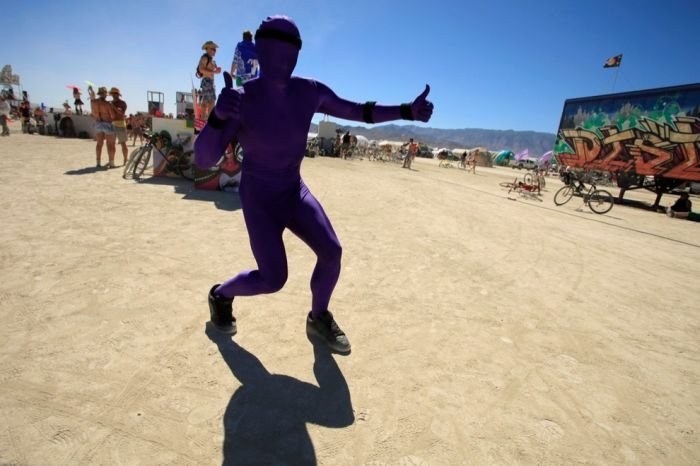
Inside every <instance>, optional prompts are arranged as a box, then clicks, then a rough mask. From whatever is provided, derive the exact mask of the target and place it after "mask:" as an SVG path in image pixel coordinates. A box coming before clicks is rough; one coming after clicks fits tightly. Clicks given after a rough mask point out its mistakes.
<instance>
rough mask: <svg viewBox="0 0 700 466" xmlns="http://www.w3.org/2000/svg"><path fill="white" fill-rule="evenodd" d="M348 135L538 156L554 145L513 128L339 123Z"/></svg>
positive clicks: (552, 137)
mask: <svg viewBox="0 0 700 466" xmlns="http://www.w3.org/2000/svg"><path fill="white" fill-rule="evenodd" d="M339 128H341V129H342V130H343V131H348V130H349V131H350V134H357V135H361V136H365V137H366V138H368V139H374V140H383V139H386V140H390V141H408V140H409V138H413V139H415V140H416V141H418V142H422V143H425V144H427V145H429V146H431V147H447V148H448V149H455V148H459V149H470V148H473V147H485V148H487V149H488V150H491V151H500V150H504V149H507V150H512V151H513V152H520V151H521V150H523V149H528V150H529V152H530V155H541V154H543V153H545V152H547V151H549V150H552V148H553V147H554V140H555V137H556V136H555V135H554V134H553V133H539V132H536V131H513V130H496V129H475V128H464V129H438V128H426V127H422V126H414V125H406V126H399V125H380V126H374V127H372V128H364V127H362V126H339ZM310 131H311V132H317V131H318V125H316V124H313V123H312V124H311V129H310Z"/></svg>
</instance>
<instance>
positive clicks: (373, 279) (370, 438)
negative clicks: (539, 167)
mask: <svg viewBox="0 0 700 466" xmlns="http://www.w3.org/2000/svg"><path fill="white" fill-rule="evenodd" d="M13 130H14V132H13V134H12V136H11V137H9V138H2V139H0V193H1V195H0V207H1V208H2V212H3V220H2V228H1V229H0V267H1V270H2V275H1V278H2V279H1V280H0V318H1V319H2V320H1V321H2V325H1V326H0V341H1V342H2V343H1V344H0V419H2V422H1V423H0V464H22V465H25V464H26V465H46V464H49V465H62V464H86V465H97V464H105V465H120V464H124V465H135V464H144V465H151V464H172V465H194V464H196V465H200V464H201V465H207V464H212V465H213V464H221V463H225V464H326V465H453V464H475V465H482V464H484V465H497V464H504V465H509V464H545V465H546V464H551V465H567V464H572V465H573V464H648V465H658V464H668V465H693V464H699V463H700V432H698V430H699V429H700V331H699V330H700V325H699V324H700V305H698V303H700V294H699V292H698V276H699V273H698V272H699V271H700V237H699V235H698V232H699V231H700V230H699V227H700V225H699V224H697V223H693V222H688V221H683V220H676V219H670V218H668V217H666V216H665V215H662V214H655V213H651V212H648V211H644V210H641V209H635V208H631V207H625V206H615V207H614V208H613V210H612V211H611V212H610V213H608V214H607V215H602V216H600V215H596V214H594V213H592V212H591V211H590V210H588V209H587V208H583V209H578V208H579V207H581V201H580V199H574V200H573V201H572V202H570V203H569V204H567V205H564V206H561V207H556V206H555V205H554V203H553V202H552V198H553V194H554V192H555V190H556V189H557V188H558V187H559V186H560V183H559V182H558V181H557V180H556V179H555V178H549V180H548V188H547V190H546V191H545V192H544V193H543V195H542V196H541V197H540V198H531V197H524V196H519V195H513V194H510V195H509V194H508V193H507V192H506V191H505V190H504V189H503V188H501V187H500V186H499V182H502V181H508V180H511V179H512V177H513V176H514V174H516V171H514V170H510V169H502V168H492V169H487V168H479V169H478V170H477V174H476V175H472V174H470V173H467V172H465V171H463V170H459V169H456V168H441V167H439V166H438V164H437V161H433V160H421V159H418V160H416V162H415V163H414V170H410V171H409V170H404V169H401V168H400V167H399V166H398V165H395V164H392V163H380V162H369V161H367V160H351V161H342V160H338V159H328V158H315V159H306V160H305V161H304V164H303V176H304V178H305V180H306V182H307V184H308V185H309V187H310V188H311V190H312V191H313V192H314V194H315V195H316V197H317V198H318V199H319V200H320V201H321V203H322V204H323V205H324V208H325V210H326V212H327V213H328V215H329V217H330V218H331V220H332V222H333V225H334V228H335V230H336V232H337V234H338V236H339V238H340V240H341V243H342V245H343V269H342V273H341V277H340V281H339V283H338V286H337V288H336V291H335V294H334V297H333V300H332V302H331V305H332V307H331V309H332V310H333V311H334V313H335V315H336V318H337V320H338V322H339V323H340V325H341V327H342V328H343V329H344V330H345V331H346V332H347V334H348V336H349V338H350V341H351V342H352V345H353V350H352V353H351V354H350V355H348V356H339V355H332V354H330V353H328V352H327V351H326V350H325V349H324V348H323V347H320V346H318V345H314V344H312V342H310V341H309V339H308V338H307V337H306V333H305V317H306V313H307V311H308V309H309V306H310V290H309V279H310V276H311V272H312V270H313V267H314V263H315V257H314V255H313V253H312V252H311V251H310V250H309V249H308V248H307V247H306V246H305V245H304V244H303V243H302V242H301V241H300V240H298V239H297V238H296V237H294V236H293V235H291V234H289V233H285V241H286V246H287V254H288V259H289V270H290V274H289V280H288V282H287V284H286V286H285V287H284V288H283V289H282V291H280V292H278V293H275V294H271V295H264V296H258V297H250V298H239V299H236V300H235V301H234V309H235V312H236V316H237V318H238V328H239V333H238V335H236V336H235V337H233V339H231V338H224V337H221V336H219V335H216V334H215V333H213V332H212V331H210V329H209V328H208V327H207V324H206V323H207V321H208V318H209V316H208V307H207V302H206V295H207V292H208V290H209V288H210V287H211V286H212V284H214V283H217V282H220V281H222V280H224V279H226V278H228V277H230V276H232V275H234V274H235V273H237V272H239V271H240V270H243V269H247V268H251V267H254V261H253V258H252V255H251V252H250V248H249V245H248V238H247V233H246V229H245V225H244V223H243V217H242V212H241V210H240V204H239V202H238V198H237V195H236V194H235V193H223V192H204V191H196V190H194V189H193V188H192V186H191V185H190V184H189V183H187V182H184V181H179V180H170V179H151V178H148V177H147V178H146V179H145V180H144V181H142V182H135V181H128V180H124V179H122V177H121V170H119V169H115V170H108V171H107V170H95V169H94V168H92V167H93V166H94V160H95V156H94V143H93V142H92V141H85V140H65V139H57V138H53V137H47V136H38V135H33V136H30V135H22V134H19V131H18V127H17V126H16V125H15V126H13ZM120 159H121V157H120V156H118V157H117V161H120ZM103 160H106V153H105V154H104V158H103ZM519 174H520V175H521V176H522V173H519ZM613 194H617V192H616V191H613ZM631 196H632V197H634V196H637V197H640V198H644V199H646V200H651V197H650V195H647V194H644V193H632V194H631ZM509 197H510V198H509ZM666 201H667V202H668V201H671V199H670V198H667V199H666ZM697 207H700V206H696V208H697Z"/></svg>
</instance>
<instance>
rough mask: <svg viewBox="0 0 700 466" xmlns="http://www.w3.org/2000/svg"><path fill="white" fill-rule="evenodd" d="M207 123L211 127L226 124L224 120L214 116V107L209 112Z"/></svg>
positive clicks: (220, 126)
mask: <svg viewBox="0 0 700 466" xmlns="http://www.w3.org/2000/svg"><path fill="white" fill-rule="evenodd" d="M207 124H209V125H211V127H212V128H215V129H222V128H223V127H224V126H226V120H222V119H221V118H219V117H218V116H216V111H215V110H214V109H212V110H211V112H209V119H208V120H207Z"/></svg>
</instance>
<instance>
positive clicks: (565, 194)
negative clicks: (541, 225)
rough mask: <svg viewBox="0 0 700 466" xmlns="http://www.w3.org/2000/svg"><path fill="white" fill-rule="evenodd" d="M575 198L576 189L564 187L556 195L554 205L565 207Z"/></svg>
mask: <svg viewBox="0 0 700 466" xmlns="http://www.w3.org/2000/svg"><path fill="white" fill-rule="evenodd" d="M572 197H574V188H573V187H571V186H564V187H562V188H560V189H559V191H557V192H556V193H555V194H554V203H555V204H556V205H564V204H566V203H567V202H569V201H570V200H571V198H572Z"/></svg>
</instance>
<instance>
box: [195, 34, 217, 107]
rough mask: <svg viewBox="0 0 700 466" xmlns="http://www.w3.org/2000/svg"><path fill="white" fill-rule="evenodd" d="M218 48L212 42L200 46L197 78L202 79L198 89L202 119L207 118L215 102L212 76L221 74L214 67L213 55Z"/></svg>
mask: <svg viewBox="0 0 700 466" xmlns="http://www.w3.org/2000/svg"><path fill="white" fill-rule="evenodd" d="M218 48H219V46H218V45H216V43H215V42H214V41H211V40H208V41H206V42H205V43H204V44H203V45H202V50H204V53H203V54H202V56H201V57H200V58H199V64H198V65H197V77H198V78H202V82H201V84H200V86H199V88H200V103H201V105H202V119H207V118H208V117H209V112H211V109H212V107H214V102H216V87H215V86H214V75H215V74H218V73H221V67H218V66H216V62H215V61H214V55H216V49H218Z"/></svg>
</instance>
